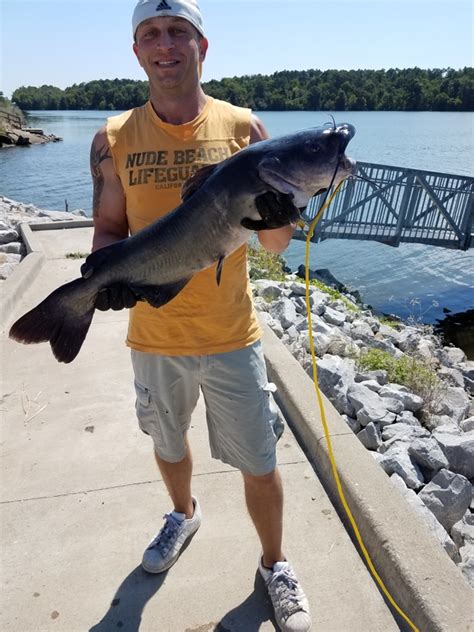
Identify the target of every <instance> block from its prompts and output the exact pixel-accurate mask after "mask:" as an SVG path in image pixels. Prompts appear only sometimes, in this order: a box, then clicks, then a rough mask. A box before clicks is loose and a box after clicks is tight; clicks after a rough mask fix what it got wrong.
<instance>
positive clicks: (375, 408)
mask: <svg viewBox="0 0 474 632" xmlns="http://www.w3.org/2000/svg"><path fill="white" fill-rule="evenodd" d="M347 399H348V400H349V402H350V403H351V404H352V405H353V406H354V410H355V412H356V416H357V420H358V421H360V423H361V424H362V425H363V426H366V425H367V424H368V423H370V422H371V421H374V422H376V421H381V420H383V419H385V418H386V417H387V416H389V414H388V413H389V411H388V409H387V407H386V405H385V403H384V401H383V399H382V398H381V397H379V396H378V394H377V393H374V391H371V390H370V389H368V388H367V387H365V386H363V385H362V384H356V383H354V384H352V385H351V386H349V388H348V390H347Z"/></svg>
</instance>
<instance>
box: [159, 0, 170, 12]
mask: <svg viewBox="0 0 474 632" xmlns="http://www.w3.org/2000/svg"><path fill="white" fill-rule="evenodd" d="M156 11H171V7H170V5H169V4H168V3H167V2H166V0H161V2H160V4H159V5H158V6H157V7H156Z"/></svg>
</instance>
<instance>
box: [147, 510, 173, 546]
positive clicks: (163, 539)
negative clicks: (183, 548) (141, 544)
mask: <svg viewBox="0 0 474 632" xmlns="http://www.w3.org/2000/svg"><path fill="white" fill-rule="evenodd" d="M163 518H164V519H165V520H166V522H165V524H164V525H163V526H162V527H161V529H160V532H159V533H158V535H157V536H156V538H155V539H154V540H152V541H151V542H150V544H149V546H148V547H147V548H148V549H154V548H155V547H157V548H158V550H159V551H160V553H161V554H162V555H163V556H165V555H167V554H168V551H169V550H170V548H171V547H172V546H173V545H174V543H175V541H176V538H177V537H178V533H179V528H180V526H181V523H180V522H178V521H177V520H176V519H175V518H174V517H173V516H172V515H171V514H165V515H164V516H163Z"/></svg>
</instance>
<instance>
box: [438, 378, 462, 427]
mask: <svg viewBox="0 0 474 632" xmlns="http://www.w3.org/2000/svg"><path fill="white" fill-rule="evenodd" d="M469 407H470V399H469V396H468V395H467V393H466V392H465V390H464V389H463V388H458V387H454V386H451V387H448V388H446V389H445V391H444V392H443V396H442V397H440V398H439V401H438V402H437V404H436V407H435V410H434V411H433V412H435V413H436V414H438V415H447V416H448V417H450V418H451V420H452V421H454V422H456V423H459V422H460V421H462V420H463V419H466V417H468V416H469Z"/></svg>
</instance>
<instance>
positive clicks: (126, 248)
mask: <svg viewBox="0 0 474 632" xmlns="http://www.w3.org/2000/svg"><path fill="white" fill-rule="evenodd" d="M354 134H355V129H354V127H353V126H352V125H349V124H343V125H339V126H336V125H334V126H332V127H328V126H323V127H316V128H311V129H308V130H303V131H300V132H296V133H294V134H289V135H286V136H281V137H279V138H274V139H270V140H264V141H261V142H258V143H255V144H252V145H249V146H248V147H245V148H244V149H242V150H241V151H239V152H237V153H236V154H234V155H232V156H230V157H229V158H227V159H226V160H223V161H222V162H220V163H217V164H213V165H208V166H206V167H203V168H202V169H200V170H199V171H197V172H196V173H195V174H194V175H193V176H192V177H191V178H190V179H189V180H188V181H187V182H186V183H185V184H184V186H183V191H182V203H181V204H180V205H179V206H178V207H177V208H176V209H174V210H173V211H171V212H170V213H168V214H167V215H165V216H164V217H162V218H161V219H159V220H157V221H155V222H153V223H152V224H150V225H149V226H147V227H146V228H143V229H142V230H140V231H138V232H137V233H135V234H134V235H132V236H131V237H127V238H126V239H122V240H121V241H118V242H116V243H114V244H111V245H110V246H106V247H105V248H101V249H100V250H96V251H95V252H93V253H92V254H91V255H89V256H88V257H87V259H86V261H85V263H84V265H83V266H82V268H81V273H82V278H79V279H75V280H74V281H71V282H70V283H66V284H65V285H62V286H61V287H59V288H58V289H57V290H55V291H54V292H52V293H51V294H50V295H49V296H48V297H47V298H45V299H44V300H43V301H42V302H41V303H40V304H39V305H38V306H37V307H35V308H34V309H32V310H31V311H29V312H28V313H27V314H25V315H24V316H22V317H21V318H20V319H18V320H17V321H16V322H15V323H14V325H13V326H12V328H11V329H10V337H11V338H13V339H14V340H17V341H18V342H22V343H25V344H30V343H37V342H47V341H49V343H50V345H51V348H52V350H53V353H54V356H55V357H56V359H57V360H58V361H59V362H71V361H72V360H74V358H75V357H76V356H77V354H78V353H79V350H80V348H81V346H82V343H83V342H84V339H85V337H86V335H87V332H88V330H89V327H90V324H91V322H92V317H93V315H94V310H95V307H94V305H95V301H96V298H97V294H98V293H99V292H100V290H103V289H104V288H108V287H110V286H113V285H115V284H124V285H127V286H128V287H129V288H130V289H131V290H132V292H134V293H135V294H136V295H137V297H139V299H141V300H145V301H147V302H148V303H149V304H150V305H152V306H153V307H156V308H159V307H161V306H162V305H165V304H166V303H168V302H169V301H171V300H172V299H173V298H174V297H175V296H176V295H177V294H178V293H179V292H180V291H181V290H182V289H183V288H184V286H185V285H186V284H187V283H188V281H189V280H190V279H191V278H192V276H193V275H194V274H196V272H199V271H200V270H203V269H205V268H208V267H210V266H212V265H215V264H217V266H216V281H217V284H216V291H218V287H217V285H218V284H219V281H220V276H221V271H222V266H223V265H225V257H226V256H227V255H229V254H231V253H232V252H234V250H236V249H237V248H239V247H240V246H241V245H242V244H244V243H245V242H246V241H247V240H248V239H249V237H250V235H251V233H252V232H254V231H259V230H268V229H273V228H280V227H282V226H286V225H288V224H290V223H292V222H296V221H297V220H298V219H300V211H299V209H301V208H304V207H305V206H306V205H307V204H308V201H309V200H310V198H311V197H313V196H314V195H317V194H318V193H322V192H324V191H326V190H327V189H328V188H329V187H330V186H332V185H336V184H338V183H339V182H340V181H341V180H342V179H343V178H345V177H346V176H348V175H349V174H350V173H351V172H352V171H353V169H354V166H355V163H354V161H353V160H351V159H350V158H347V157H346V156H345V154H344V151H345V149H346V147H347V144H348V143H349V141H350V140H351V138H352V137H353V136H354Z"/></svg>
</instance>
